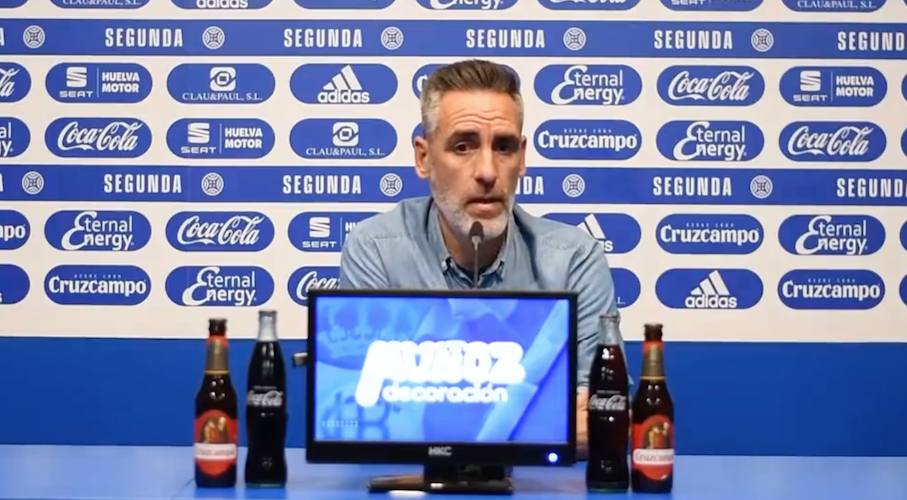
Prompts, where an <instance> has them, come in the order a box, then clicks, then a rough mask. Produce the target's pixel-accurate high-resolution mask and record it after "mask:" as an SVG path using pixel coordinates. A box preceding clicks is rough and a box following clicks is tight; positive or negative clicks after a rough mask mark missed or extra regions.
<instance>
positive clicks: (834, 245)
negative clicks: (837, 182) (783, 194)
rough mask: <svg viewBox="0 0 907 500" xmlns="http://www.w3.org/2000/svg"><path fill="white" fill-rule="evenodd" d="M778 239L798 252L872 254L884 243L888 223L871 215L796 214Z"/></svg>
mask: <svg viewBox="0 0 907 500" xmlns="http://www.w3.org/2000/svg"><path fill="white" fill-rule="evenodd" d="M778 240H779V241H780V242H781V246H783V247H784V249H785V250H787V251H788V252H790V253H792V254H795V255H870V254H873V253H875V252H877V251H878V250H879V249H880V248H882V245H883V244H884V243H885V227H884V226H883V225H882V223H881V222H880V221H879V220H878V219H876V218H875V217H872V216H869V215H827V214H824V215H794V216H791V217H788V218H787V219H786V220H785V221H784V222H782V223H781V227H780V229H779V230H778Z"/></svg>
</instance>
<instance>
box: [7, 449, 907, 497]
mask: <svg viewBox="0 0 907 500" xmlns="http://www.w3.org/2000/svg"><path fill="white" fill-rule="evenodd" d="M287 458H288V460H289V475H290V478H289V483H288V484H287V487H286V489H284V490H263V489H251V488H246V487H245V486H244V485H243V484H242V480H241V479H240V481H239V483H238V484H237V487H236V488H231V489H220V490H203V489H196V487H195V483H194V482H193V480H192V474H193V468H192V449H191V448H190V447H157V446H154V447H152V446H148V447H142V446H8V445H0V498H73V499H88V498H91V499H99V498H103V499H139V498H143V499H144V498H173V499H182V498H318V499H322V498H327V499H349V498H371V499H372V500H374V499H375V498H383V495H370V494H369V493H368V492H367V491H366V489H365V484H366V481H367V479H368V478H369V477H370V476H374V475H380V474H394V473H402V472H410V473H413V472H418V471H419V470H420V469H419V467H415V466H390V465H380V466H379V465H314V464H307V463H306V462H305V450H303V449H289V450H287ZM239 463H240V464H243V463H245V449H241V450H240V462H239ZM583 466H584V464H577V465H575V466H574V467H572V468H564V467H545V468H542V467H517V468H515V470H514V483H515V488H516V493H515V495H514V497H517V498H536V499H557V498H584V497H587V496H589V497H597V498H624V497H634V498H651V499H659V498H676V499H696V500H709V499H715V500H749V499H766V500H767V499H772V500H776V499H796V500H812V499H817V500H818V499H821V500H835V499H848V500H876V499H878V500H882V499H885V500H889V499H890V500H904V499H907V457H895V458H863V457H736V456H734V457H723V456H681V457H677V461H676V463H675V472H676V476H675V480H674V492H673V493H672V495H670V496H668V495H640V494H635V495H634V494H632V493H627V494H619V495H605V494H587V492H586V490H585V487H584V484H583ZM241 476H242V474H241V473H240V477H241ZM391 496H394V497H400V496H406V497H413V496H423V495H422V494H421V493H407V494H401V495H398V494H393V495H391ZM435 498H439V499H446V498H457V496H448V495H445V496H437V497H435ZM459 498H471V499H475V498H477V497H476V496H463V497H459ZM478 498H481V497H478ZM498 498H500V497H498Z"/></svg>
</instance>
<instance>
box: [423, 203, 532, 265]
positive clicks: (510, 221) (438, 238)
mask: <svg viewBox="0 0 907 500" xmlns="http://www.w3.org/2000/svg"><path fill="white" fill-rule="evenodd" d="M426 224H427V228H426V229H427V230H428V242H429V244H431V246H432V249H434V251H435V253H436V255H437V256H438V262H439V264H440V266H441V271H442V272H447V270H448V269H450V268H456V267H458V265H457V263H456V262H455V261H454V260H453V257H452V256H451V255H450V251H449V250H448V249H447V245H445V244H444V236H443V235H442V234H441V220H440V214H439V213H438V205H437V204H436V203H435V201H434V199H432V200H431V202H430V206H429V209H428V220H427V221H426ZM516 231H517V228H516V224H515V223H514V218H513V210H511V211H510V212H509V213H508V214H507V236H506V237H505V239H504V246H503V247H501V250H500V251H499V252H498V256H497V257H496V258H495V260H494V262H492V263H491V265H490V266H488V268H486V269H485V271H484V272H482V276H485V275H489V274H494V273H498V274H500V276H501V277H502V278H503V276H504V264H505V263H506V262H507V261H508V260H511V259H512V258H513V255H514V252H515V250H514V246H515V245H516V234H515V233H516Z"/></svg>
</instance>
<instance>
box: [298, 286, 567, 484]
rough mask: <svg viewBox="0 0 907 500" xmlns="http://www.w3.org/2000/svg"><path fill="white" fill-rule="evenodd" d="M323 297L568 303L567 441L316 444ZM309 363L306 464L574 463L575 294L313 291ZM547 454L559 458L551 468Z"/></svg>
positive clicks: (537, 292)
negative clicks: (319, 316) (509, 299)
mask: <svg viewBox="0 0 907 500" xmlns="http://www.w3.org/2000/svg"><path fill="white" fill-rule="evenodd" d="M323 296H350V297H362V296H386V297H401V296H403V297H406V296H419V297H442V298H444V297H476V298H480V297H498V298H501V297H513V298H553V299H560V300H567V303H568V309H569V318H570V321H569V326H568V330H569V332H568V339H567V362H568V364H567V366H568V370H567V371H568V372H569V373H568V376H569V387H570V388H572V389H573V390H572V391H570V393H571V394H572V395H573V396H574V397H573V398H571V399H570V401H569V402H568V404H567V436H568V439H567V441H566V442H562V443H512V444H488V443H463V442H440V441H439V442H418V443H415V442H393V443H389V442H379V441H316V440H315V364H316V362H317V360H318V353H317V347H316V346H317V342H316V341H315V340H316V339H315V335H316V333H315V329H314V328H313V326H314V324H315V309H316V307H315V305H316V304H317V302H318V299H319V297H323ZM307 318H308V340H307V342H306V344H307V346H308V358H307V362H306V384H305V385H306V460H307V461H309V462H313V463H386V464H425V463H438V462H445V463H451V462H453V463H476V464H486V463H487V464H498V463H504V464H509V465H555V466H568V465H571V464H573V463H575V462H576V403H575V395H576V378H577V377H576V366H577V360H576V351H577V349H576V339H577V332H576V325H577V294H576V292H571V291H550V290H533V291H525V290H520V291H512V290H510V291H508V290H477V289H466V290H421V289H420V290H412V289H393V290H376V289H312V290H309V293H308V311H307ZM435 446H442V447H447V446H449V447H450V448H449V449H445V450H442V451H449V452H450V453H449V455H447V454H446V453H445V454H444V455H445V456H437V455H438V453H437V451H438V450H436V453H435V456H429V449H430V448H432V447H435ZM551 453H555V454H556V455H557V457H556V460H555V461H554V462H552V460H551V456H550V454H551Z"/></svg>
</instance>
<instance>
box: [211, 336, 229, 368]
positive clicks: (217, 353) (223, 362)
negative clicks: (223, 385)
mask: <svg viewBox="0 0 907 500" xmlns="http://www.w3.org/2000/svg"><path fill="white" fill-rule="evenodd" d="M229 373H230V368H229V366H228V365H227V338H226V337H224V336H223V335H211V336H210V337H208V353H207V357H206V359H205V375H228V374H229Z"/></svg>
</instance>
